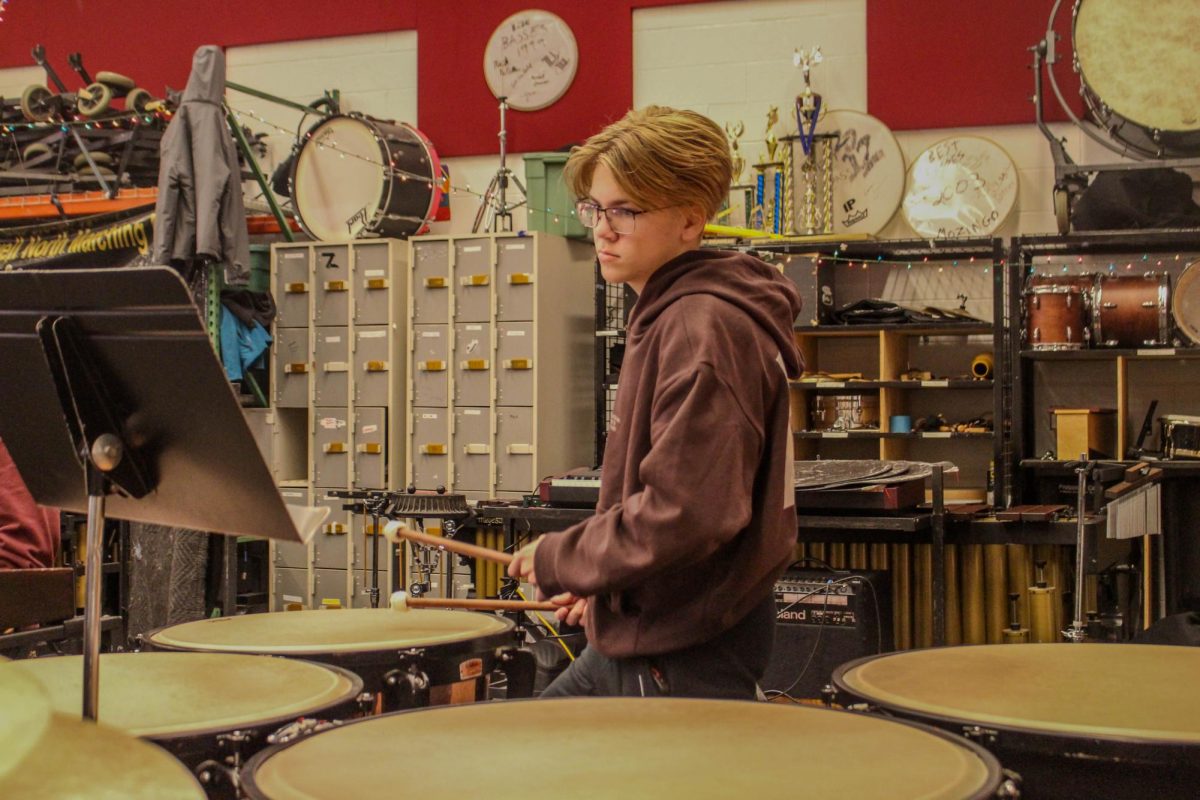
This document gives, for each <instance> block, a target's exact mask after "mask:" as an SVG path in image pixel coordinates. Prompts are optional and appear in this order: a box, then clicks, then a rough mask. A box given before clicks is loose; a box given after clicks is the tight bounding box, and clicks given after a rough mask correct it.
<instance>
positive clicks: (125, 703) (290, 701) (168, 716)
mask: <svg viewBox="0 0 1200 800" xmlns="http://www.w3.org/2000/svg"><path fill="white" fill-rule="evenodd" d="M11 668H12V669H16V670H20V671H21V672H24V673H25V674H26V675H28V676H29V677H31V678H33V679H34V680H36V681H37V682H38V683H39V684H41V686H42V688H43V689H44V690H45V692H46V694H47V695H48V696H49V698H50V703H51V707H52V708H53V709H54V710H55V711H57V712H59V713H62V714H67V715H69V714H72V713H78V710H79V706H80V698H82V697H83V657H82V656H61V657H55V658H31V659H26V660H24V661H17V662H15V663H13V664H12V665H11ZM100 674H101V683H100V685H101V692H100V710H99V715H98V716H99V719H100V721H101V722H102V723H104V724H105V725H107V726H109V727H111V728H115V729H117V730H119V731H121V732H122V733H125V734H128V735H129V736H136V737H138V738H140V739H146V740H149V741H151V742H153V743H154V744H157V745H159V746H160V747H162V748H163V749H164V750H166V751H167V752H169V753H171V754H172V755H173V756H175V757H176V758H178V759H179V760H180V761H182V762H183V763H184V764H185V765H187V766H188V767H189V768H190V769H192V770H193V772H195V773H196V775H197V776H198V777H199V778H200V780H201V783H203V784H204V785H205V786H206V787H208V788H209V790H210V792H212V794H213V795H214V796H226V797H233V796H235V791H236V783H235V782H234V781H232V780H225V778H227V777H229V776H232V775H234V774H236V770H237V768H238V767H239V766H240V765H241V764H242V763H243V762H244V761H245V760H246V759H247V758H249V757H250V756H251V755H252V754H254V753H255V752H257V751H258V750H261V749H262V748H263V747H265V746H266V745H267V744H268V742H269V741H271V740H272V739H273V736H274V735H275V734H277V732H279V731H280V729H281V728H283V729H285V730H286V726H288V725H290V724H292V723H296V721H297V720H300V719H301V718H306V719H313V718H318V719H344V718H347V717H351V716H354V715H355V714H357V713H358V712H359V711H360V710H361V709H360V706H359V704H358V702H359V695H360V694H361V692H362V681H361V680H360V679H359V677H358V676H357V675H355V674H354V673H352V672H349V671H347V670H344V669H341V668H338V667H331V666H326V665H323V664H314V663H312V662H308V661H301V660H299V659H284V658H265V657H262V656H249V655H230V654H226V653H105V654H103V655H101V656H100Z"/></svg>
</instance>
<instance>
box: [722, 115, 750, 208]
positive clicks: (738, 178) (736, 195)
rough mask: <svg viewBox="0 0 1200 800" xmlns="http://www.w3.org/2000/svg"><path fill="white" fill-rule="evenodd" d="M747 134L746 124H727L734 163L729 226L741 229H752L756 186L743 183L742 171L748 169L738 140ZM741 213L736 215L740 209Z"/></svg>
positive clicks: (730, 190) (739, 121)
mask: <svg viewBox="0 0 1200 800" xmlns="http://www.w3.org/2000/svg"><path fill="white" fill-rule="evenodd" d="M745 132H746V123H744V122H742V121H741V120H738V121H737V122H736V123H734V124H730V123H728V122H726V123H725V134H726V135H727V136H728V137H729V151H730V154H731V156H732V162H733V185H732V186H730V187H729V208H728V213H729V214H730V218H729V224H730V225H734V226H736V227H740V228H748V227H750V225H751V223H752V221H753V211H754V185H753V184H749V183H742V170H744V169H745V168H746V159H745V157H744V156H743V155H742V153H741V150H740V149H739V143H738V139H740V138H741V137H742V135H743V134H745ZM739 208H740V209H741V213H740V214H737V213H735V212H736V211H737V210H738V209H739Z"/></svg>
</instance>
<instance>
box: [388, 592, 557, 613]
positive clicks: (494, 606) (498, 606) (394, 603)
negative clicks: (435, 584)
mask: <svg viewBox="0 0 1200 800" xmlns="http://www.w3.org/2000/svg"><path fill="white" fill-rule="evenodd" d="M410 608H469V609H472V610H474V611H554V610H555V609H557V608H559V606H556V605H554V603H551V602H549V601H542V602H537V603H535V602H533V601H531V600H486V599H476V598H472V597H409V596H408V592H404V591H400V592H393V593H392V600H391V609H392V611H407V610H408V609H410Z"/></svg>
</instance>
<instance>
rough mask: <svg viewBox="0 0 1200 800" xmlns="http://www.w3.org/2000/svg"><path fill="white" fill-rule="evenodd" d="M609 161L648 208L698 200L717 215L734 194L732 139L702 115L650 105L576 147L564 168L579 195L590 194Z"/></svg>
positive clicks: (615, 174)
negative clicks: (731, 187) (731, 192)
mask: <svg viewBox="0 0 1200 800" xmlns="http://www.w3.org/2000/svg"><path fill="white" fill-rule="evenodd" d="M597 164H604V165H605V166H606V167H608V168H609V170H610V171H611V172H612V174H613V177H614V179H615V180H616V181H617V185H618V186H620V187H621V189H622V190H623V191H624V192H626V193H627V194H628V195H629V199H630V200H632V201H633V202H635V203H637V204H638V205H641V206H644V207H645V208H663V207H666V206H678V205H695V206H699V207H700V208H702V209H703V210H704V213H705V215H706V216H707V217H712V216H713V215H714V214H716V213H717V211H718V210H719V209H720V208H721V206H722V205H723V204H724V203H725V202H726V201H727V200H728V198H729V183H730V181H731V180H732V178H733V167H732V162H731V158H730V154H729V142H728V140H727V139H726V138H725V134H724V133H723V132H722V131H721V129H720V128H718V127H717V124H716V123H715V122H713V121H712V120H711V119H709V118H708V117H706V116H704V115H703V114H697V113H696V112H695V111H683V110H678V109H674V108H667V107H665V106H646V107H645V108H642V109H635V110H632V111H630V112H629V113H628V114H626V115H625V116H624V117H623V118H622V119H621V120H619V121H618V122H614V123H613V124H611V125H609V126H608V127H607V128H605V129H604V130H602V131H600V133H597V134H596V135H595V136H593V137H591V138H590V139H588V140H587V141H586V142H584V143H583V144H582V145H580V146H578V147H575V148H573V149H572V150H571V156H570V158H568V159H567V164H566V166H565V167H564V168H563V177H564V179H565V180H566V182H567V186H568V187H569V188H570V189H571V191H572V192H574V193H575V196H576V197H580V198H583V197H587V196H588V192H589V191H590V190H591V185H592V176H593V175H594V174H595V171H596V165H597Z"/></svg>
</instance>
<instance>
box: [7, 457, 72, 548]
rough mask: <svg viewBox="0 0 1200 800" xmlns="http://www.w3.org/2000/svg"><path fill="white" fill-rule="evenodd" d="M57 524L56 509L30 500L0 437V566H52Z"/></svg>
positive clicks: (56, 540) (56, 544)
mask: <svg viewBox="0 0 1200 800" xmlns="http://www.w3.org/2000/svg"><path fill="white" fill-rule="evenodd" d="M58 525H59V523H58V512H57V511H55V510H54V509H51V508H45V507H43V506H39V505H38V504H37V503H35V502H33V496H32V495H30V494H29V489H27V488H25V481H24V480H22V479H21V473H19V472H17V465H16V464H14V463H13V460H12V456H10V455H9V454H8V448H7V447H5V446H4V441H3V440H0V569H33V568H34V567H53V566H54V560H55V556H56V554H57V551H58V539H59V532H58Z"/></svg>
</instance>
